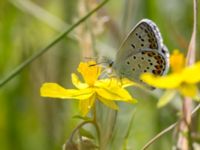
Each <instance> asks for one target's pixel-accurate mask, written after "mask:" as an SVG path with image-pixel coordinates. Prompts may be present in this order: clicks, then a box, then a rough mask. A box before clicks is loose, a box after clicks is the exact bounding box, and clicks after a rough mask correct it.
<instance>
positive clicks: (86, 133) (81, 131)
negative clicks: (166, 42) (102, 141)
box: [79, 128, 94, 139]
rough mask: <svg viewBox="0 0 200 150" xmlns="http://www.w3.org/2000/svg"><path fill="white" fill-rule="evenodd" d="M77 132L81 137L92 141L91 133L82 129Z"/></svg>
mask: <svg viewBox="0 0 200 150" xmlns="http://www.w3.org/2000/svg"><path fill="white" fill-rule="evenodd" d="M79 132H80V134H81V136H84V137H87V138H89V139H94V136H93V135H92V133H90V132H89V131H87V130H85V129H83V128H81V129H80V130H79Z"/></svg>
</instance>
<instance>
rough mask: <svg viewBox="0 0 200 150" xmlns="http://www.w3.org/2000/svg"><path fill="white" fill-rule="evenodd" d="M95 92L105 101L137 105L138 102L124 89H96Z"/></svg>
mask: <svg viewBox="0 0 200 150" xmlns="http://www.w3.org/2000/svg"><path fill="white" fill-rule="evenodd" d="M95 91H96V92H97V94H98V95H99V96H100V97H102V98H103V99H107V100H116V101H124V102H129V103H136V102H137V100H136V99H134V98H132V96H131V95H130V94H129V93H128V92H127V91H126V90H125V89H123V88H108V89H106V88H96V89H95Z"/></svg>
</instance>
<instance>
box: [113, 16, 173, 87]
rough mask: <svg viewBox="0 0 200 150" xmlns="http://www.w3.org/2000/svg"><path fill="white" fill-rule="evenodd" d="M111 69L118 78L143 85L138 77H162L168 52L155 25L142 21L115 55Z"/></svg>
mask: <svg viewBox="0 0 200 150" xmlns="http://www.w3.org/2000/svg"><path fill="white" fill-rule="evenodd" d="M112 68H113V69H114V71H115V72H116V74H117V76H119V77H120V78H123V77H125V78H128V79H129V80H132V81H134V82H136V83H140V84H143V85H145V83H143V81H142V80H141V79H140V75H141V74H142V73H145V72H150V73H152V74H154V75H158V76H162V75H164V74H166V72H167V71H168V68H169V52H168V49H167V47H166V46H165V45H164V44H163V39H162V36H161V34H160V31H159V29H158V27H157V26H156V24H155V23H154V22H153V21H151V20H149V19H142V20H141V21H140V22H139V23H138V24H137V25H136V26H135V27H134V28H133V29H132V30H131V32H130V33H129V34H128V36H127V38H126V39H125V40H124V42H123V43H122V45H121V47H120V49H119V51H118V52H117V54H116V58H115V61H114V62H113V63H112Z"/></svg>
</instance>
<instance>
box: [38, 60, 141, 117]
mask: <svg viewBox="0 0 200 150" xmlns="http://www.w3.org/2000/svg"><path fill="white" fill-rule="evenodd" d="M78 72H80V73H81V75H82V77H83V79H84V81H85V83H83V82H81V81H80V80H79V78H78V76H77V75H76V74H74V73H73V74H72V83H73V85H74V86H75V87H76V88H77V89H65V88H63V87H61V86H60V85H58V84H56V83H44V84H43V85H42V87H41V89H40V93H41V96H43V97H52V98H62V99H78V100H79V109H80V111H81V114H82V115H83V116H85V115H87V113H88V112H89V110H90V109H91V108H92V106H93V105H94V103H95V100H96V99H98V100H99V101H101V102H102V103H103V104H105V105H106V106H108V107H110V108H112V109H118V106H117V105H116V103H115V102H114V101H124V102H128V103H136V102H137V100H136V99H134V98H132V96H131V95H130V94H129V93H128V92H127V91H126V90H125V89H124V87H127V86H130V85H132V84H133V83H131V82H130V81H129V80H128V79H122V81H119V80H117V79H115V78H111V79H99V80H98V78H99V76H100V74H101V67H100V66H98V65H96V62H94V61H90V62H87V63H83V62H81V63H80V64H79V67H78Z"/></svg>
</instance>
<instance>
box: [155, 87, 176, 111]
mask: <svg viewBox="0 0 200 150" xmlns="http://www.w3.org/2000/svg"><path fill="white" fill-rule="evenodd" d="M176 93H177V91H176V90H167V91H166V92H165V93H164V94H163V95H162V96H161V98H160V99H159V101H158V103H157V106H158V107H159V108H160V107H163V106H165V105H166V104H168V103H169V102H170V101H171V100H172V99H173V97H174V96H175V94H176Z"/></svg>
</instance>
